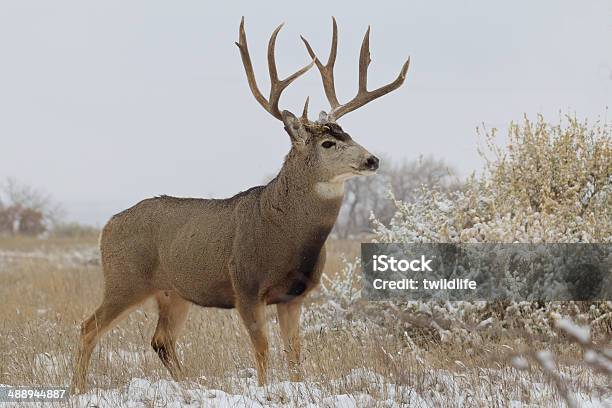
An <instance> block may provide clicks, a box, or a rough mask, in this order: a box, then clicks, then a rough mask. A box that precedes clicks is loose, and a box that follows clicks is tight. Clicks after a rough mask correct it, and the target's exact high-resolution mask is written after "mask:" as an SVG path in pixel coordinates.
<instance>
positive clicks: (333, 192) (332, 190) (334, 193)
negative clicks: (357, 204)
mask: <svg viewBox="0 0 612 408" xmlns="http://www.w3.org/2000/svg"><path fill="white" fill-rule="evenodd" d="M355 176H356V174H353V173H346V174H341V175H339V176H336V177H334V178H333V179H331V180H330V181H320V182H318V183H317V184H315V191H316V192H317V194H318V195H319V197H321V198H327V199H332V198H338V197H342V196H343V195H344V182H345V181H346V180H348V179H350V178H351V177H355Z"/></svg>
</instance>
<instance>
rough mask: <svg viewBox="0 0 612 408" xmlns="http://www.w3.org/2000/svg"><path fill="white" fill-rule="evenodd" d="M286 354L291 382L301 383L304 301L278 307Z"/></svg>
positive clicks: (294, 301) (297, 300) (296, 300)
mask: <svg viewBox="0 0 612 408" xmlns="http://www.w3.org/2000/svg"><path fill="white" fill-rule="evenodd" d="M276 310H277V312H278V323H279V325H280V332H281V337H282V338H283V346H284V352H285V355H286V356H287V365H288V366H289V378H290V379H291V381H301V380H302V378H303V374H302V367H301V361H300V315H301V314H302V299H300V298H297V299H294V300H292V301H291V302H288V303H279V304H278V305H277V306H276Z"/></svg>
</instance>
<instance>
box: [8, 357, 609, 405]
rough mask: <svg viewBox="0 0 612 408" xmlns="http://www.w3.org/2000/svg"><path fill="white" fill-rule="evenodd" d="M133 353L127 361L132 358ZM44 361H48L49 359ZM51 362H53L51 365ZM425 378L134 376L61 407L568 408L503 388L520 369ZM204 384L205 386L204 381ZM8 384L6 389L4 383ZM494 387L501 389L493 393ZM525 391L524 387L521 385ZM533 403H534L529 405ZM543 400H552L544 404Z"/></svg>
mask: <svg viewBox="0 0 612 408" xmlns="http://www.w3.org/2000/svg"><path fill="white" fill-rule="evenodd" d="M132 357H134V356H131V355H130V353H129V352H127V353H124V355H123V356H122V358H128V359H129V358H132ZM43 360H45V359H44V358H43ZM50 361H51V360H47V363H49V362H50ZM430 374H431V375H430V376H428V378H426V379H424V380H425V382H426V384H425V385H426V387H425V388H424V389H421V391H417V390H416V389H415V387H409V386H399V385H396V384H392V383H389V382H387V380H386V379H385V378H384V377H382V376H380V375H377V374H375V373H373V372H371V371H368V370H365V369H354V370H352V371H351V373H350V374H349V375H347V376H345V377H343V378H341V379H336V380H333V381H332V384H321V383H317V382H313V381H305V382H288V381H283V382H278V383H273V384H270V385H268V386H265V387H259V386H257V385H256V379H255V372H254V370H252V369H246V370H243V371H242V372H241V373H239V374H238V375H237V376H236V377H235V378H232V379H229V380H230V381H229V382H230V383H232V388H233V389H235V390H241V391H240V392H234V393H228V392H225V391H222V390H218V389H208V388H206V387H205V386H203V385H202V384H201V383H205V379H201V380H200V381H197V382H194V381H191V382H188V381H185V382H181V383H177V382H174V381H171V380H157V381H151V380H148V379H143V378H134V379H132V380H131V381H130V382H129V383H128V384H126V385H125V386H123V387H120V388H116V389H106V390H103V389H94V390H91V391H90V392H88V393H87V394H83V395H78V396H72V397H70V398H69V400H68V401H65V402H62V403H61V404H59V405H61V406H72V407H100V408H106V407H108V408H115V407H129V408H132V407H133V408H136V407H177V408H178V407H222V408H226V407H268V408H277V407H287V406H295V407H304V408H315V407H341V408H353V407H355V408H358V407H387V408H395V407H417V408H425V407H464V406H474V407H483V406H508V407H539V406H560V407H561V406H565V403H563V402H562V401H561V400H560V399H559V397H558V396H557V395H556V393H555V392H554V390H553V389H552V388H551V387H550V386H549V385H547V384H545V383H538V382H533V383H529V381H528V380H527V378H525V377H524V378H523V379H522V380H519V383H521V382H523V383H524V384H523V385H524V386H526V387H527V388H528V389H529V390H530V391H529V392H528V394H529V395H525V389H522V390H520V389H518V388H517V389H512V388H510V389H508V388H506V387H504V386H502V384H503V382H502V381H500V382H497V381H498V380H505V381H512V382H514V381H517V376H520V373H518V372H517V371H516V370H485V369H483V370H482V372H481V374H480V382H479V385H478V387H476V388H474V383H473V379H472V378H470V377H471V376H469V375H457V374H453V373H450V372H447V371H443V370H438V371H435V372H434V371H432V373H430ZM200 382H201V383H200ZM0 386H6V385H0ZM491 387H494V388H498V390H497V392H494V393H493V394H491ZM330 388H331V389H355V388H362V389H364V390H367V391H366V392H357V393H355V392H352V393H350V394H330V393H329V391H328V390H329V389H330ZM519 388H520V387H519ZM574 398H575V400H576V403H577V406H578V407H602V408H603V407H611V406H612V398H610V397H608V398H604V399H603V400H602V399H599V398H598V397H597V396H596V395H586V394H583V393H575V394H574ZM525 399H528V401H525ZM542 401H547V403H546V405H542ZM48 405H49V404H36V403H27V404H26V403H17V404H6V403H5V404H1V403H0V406H3V407H4V406H6V407H9V406H15V407H17V406H19V407H24V406H48Z"/></svg>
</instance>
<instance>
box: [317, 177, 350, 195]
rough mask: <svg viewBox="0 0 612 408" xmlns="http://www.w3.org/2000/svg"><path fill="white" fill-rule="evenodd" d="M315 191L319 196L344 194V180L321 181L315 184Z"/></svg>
mask: <svg viewBox="0 0 612 408" xmlns="http://www.w3.org/2000/svg"><path fill="white" fill-rule="evenodd" d="M315 191H316V192H317V194H318V195H319V197H321V198H326V199H332V198H338V197H342V196H343V195H344V181H335V182H333V181H327V182H325V181H321V182H318V183H317V184H315Z"/></svg>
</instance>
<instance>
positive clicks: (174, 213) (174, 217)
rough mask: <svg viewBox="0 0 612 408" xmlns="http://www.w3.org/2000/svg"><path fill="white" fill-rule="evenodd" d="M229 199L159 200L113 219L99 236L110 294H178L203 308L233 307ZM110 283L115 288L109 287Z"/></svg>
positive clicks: (231, 212) (231, 225) (162, 198)
mask: <svg viewBox="0 0 612 408" xmlns="http://www.w3.org/2000/svg"><path fill="white" fill-rule="evenodd" d="M233 204H234V203H232V201H231V199H229V200H206V199H186V198H185V199H183V198H173V197H166V196H162V197H157V198H153V199H148V200H144V201H141V202H140V203H138V204H136V205H135V206H133V207H131V208H129V209H128V210H125V211H123V212H121V213H119V214H117V215H115V216H114V217H113V218H111V220H110V221H109V222H108V223H107V224H106V226H105V227H104V229H103V230H102V235H101V237H100V251H101V258H102V267H103V270H104V275H105V282H106V283H107V290H109V289H112V290H116V288H115V287H116V286H118V285H119V284H118V282H121V283H120V284H121V285H123V286H124V287H128V288H134V289H139V290H145V289H149V290H151V291H156V290H157V291H159V290H161V291H175V292H177V294H178V295H180V296H181V297H183V298H184V299H186V300H189V301H191V302H193V303H196V304H199V305H201V306H211V307H223V308H229V307H233V306H234V301H233V290H232V285H231V281H230V278H229V272H228V262H229V257H230V254H231V248H232V241H233V232H234V221H233V210H234V205H233ZM109 283H112V285H113V286H114V288H108V284H109Z"/></svg>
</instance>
